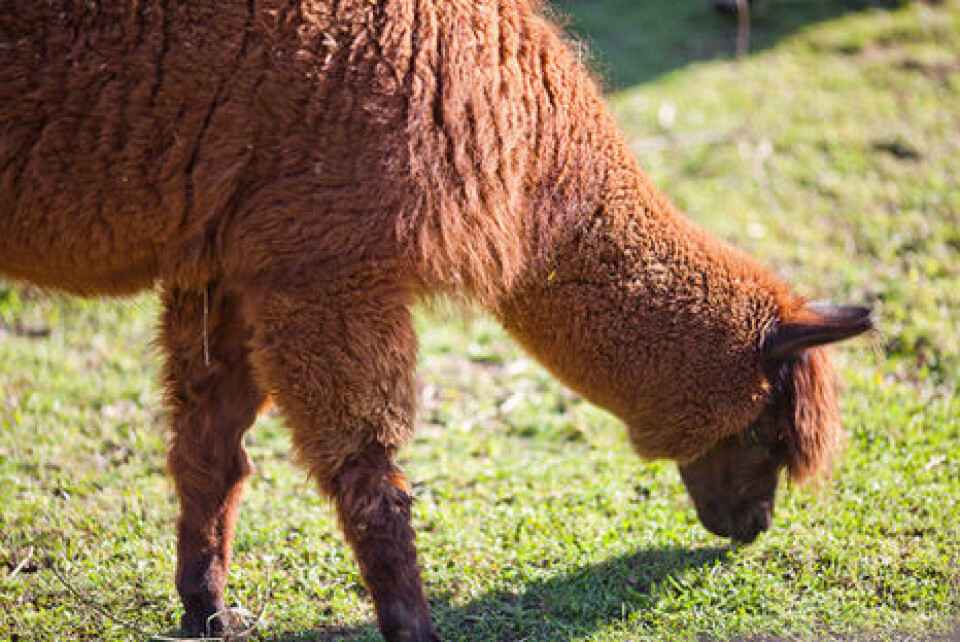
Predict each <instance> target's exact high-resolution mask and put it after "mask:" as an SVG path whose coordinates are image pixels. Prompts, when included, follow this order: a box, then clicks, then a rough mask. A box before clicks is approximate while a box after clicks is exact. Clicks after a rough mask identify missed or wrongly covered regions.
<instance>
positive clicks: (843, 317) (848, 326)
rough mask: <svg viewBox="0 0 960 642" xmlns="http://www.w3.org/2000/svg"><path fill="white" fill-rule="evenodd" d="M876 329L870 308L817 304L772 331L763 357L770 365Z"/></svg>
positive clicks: (808, 305) (805, 308) (809, 306)
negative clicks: (813, 348) (771, 362)
mask: <svg viewBox="0 0 960 642" xmlns="http://www.w3.org/2000/svg"><path fill="white" fill-rule="evenodd" d="M872 329H873V314H872V312H871V311H870V308H865V307H861V306H858V305H835V304H832V303H824V302H820V301H814V302H810V303H807V304H806V305H804V306H803V308H802V309H801V310H800V312H799V313H798V314H797V315H796V316H795V317H794V318H792V319H785V320H784V321H781V322H780V323H779V324H778V325H776V326H775V327H774V328H773V329H772V330H771V331H770V333H769V334H768V335H767V338H766V339H765V340H764V342H763V355H764V358H765V359H767V360H768V361H779V360H781V359H785V358H788V357H792V356H796V355H798V354H800V353H801V352H803V351H804V350H806V349H808V348H812V347H814V346H821V345H825V344H827V343H833V342H835V341H842V340H844V339H849V338H850V337H855V336H857V335H858V334H862V333H864V332H866V331H868V330H872Z"/></svg>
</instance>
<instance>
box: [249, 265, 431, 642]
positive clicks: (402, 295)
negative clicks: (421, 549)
mask: <svg viewBox="0 0 960 642" xmlns="http://www.w3.org/2000/svg"><path fill="white" fill-rule="evenodd" d="M337 283H338V285H337V289H335V290H334V293H333V294H328V295H324V294H318V291H319V290H321V287H319V286H318V285H316V284H311V285H310V287H308V288H300V289H298V290H297V291H296V292H295V293H274V294H273V295H271V296H268V297H267V298H266V300H265V301H264V302H263V304H261V305H258V306H256V314H259V315H260V316H259V318H258V320H257V322H256V324H255V325H256V335H255V339H254V363H255V367H256V368H257V372H258V375H259V377H260V379H261V380H263V381H266V382H269V386H270V388H271V390H276V391H277V392H276V402H277V405H278V406H279V408H280V410H281V412H282V413H283V414H284V416H285V418H286V419H287V421H288V422H289V424H290V426H291V428H292V430H293V440H294V445H295V448H296V451H297V455H298V457H299V459H300V460H301V461H302V462H303V463H304V464H305V465H306V466H307V467H308V468H309V469H310V472H311V473H312V475H313V476H314V478H315V479H316V480H317V482H318V484H319V486H320V488H321V490H322V491H324V492H325V493H326V494H328V495H329V496H331V497H332V498H333V500H334V502H335V504H336V507H337V511H338V514H339V516H340V520H341V523H342V526H343V530H344V532H345V534H346V538H347V541H348V542H349V543H350V545H351V546H352V548H353V550H354V553H355V554H356V557H357V560H358V562H359V565H360V569H361V573H362V575H363V579H364V582H365V583H366V585H367V588H368V589H369V591H370V594H371V596H372V597H373V601H374V605H375V608H376V612H377V619H378V622H379V625H380V630H381V631H382V633H383V635H384V637H385V638H386V639H387V640H388V641H394V640H408V641H418V642H425V641H429V640H437V639H438V638H437V637H436V634H435V633H434V632H433V627H432V625H431V623H430V613H429V606H428V604H427V601H426V599H425V598H424V595H423V589H422V586H421V581H420V572H419V570H418V568H417V552H416V547H415V544H414V537H415V536H414V531H413V527H412V526H411V522H410V508H411V498H410V495H409V494H408V492H407V486H406V482H405V480H404V477H403V475H402V473H401V472H400V471H399V470H398V469H397V468H396V466H395V465H394V464H393V461H392V456H393V453H394V452H395V451H396V449H397V448H399V447H400V446H401V445H403V443H405V442H406V441H407V440H408V438H409V436H410V434H411V431H412V426H413V412H414V401H413V400H414V385H413V370H414V366H415V363H416V337H415V334H414V331H413V323H412V319H411V317H410V312H409V309H408V305H409V296H408V295H407V293H406V292H405V291H404V290H403V289H402V288H400V287H398V286H390V285H385V284H378V283H377V282H376V281H375V280H374V279H372V278H371V279H367V278H363V277H361V276H355V277H354V278H353V279H350V280H349V281H348V283H357V286H358V287H357V291H356V292H355V293H354V292H351V291H350V290H349V288H346V287H344V285H343V281H338V282H337ZM344 290H346V291H344ZM253 314H254V313H251V316H253Z"/></svg>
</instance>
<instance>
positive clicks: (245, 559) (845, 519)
mask: <svg viewBox="0 0 960 642" xmlns="http://www.w3.org/2000/svg"><path fill="white" fill-rule="evenodd" d="M561 10H562V11H565V12H566V13H567V14H568V15H569V21H570V23H571V25H572V28H573V29H575V30H577V31H579V32H581V33H582V34H584V35H585V37H586V38H587V39H588V42H587V46H588V48H589V50H590V51H591V52H592V54H591V55H592V56H593V57H594V59H595V60H597V61H599V62H597V63H596V66H598V67H600V68H602V69H603V70H604V71H605V73H606V74H607V75H608V77H609V78H610V79H611V87H612V88H613V89H614V90H613V91H612V92H611V96H610V99H611V104H612V106H613V108H614V110H615V112H616V114H617V116H618V118H619V119H620V122H621V123H622V125H623V128H624V130H625V132H626V134H627V136H628V137H629V138H630V139H631V140H632V141H635V143H636V147H637V148H638V149H640V150H653V151H646V152H645V153H644V154H643V155H642V160H643V162H644V164H645V166H646V167H647V168H648V170H649V171H650V173H651V174H652V175H653V177H654V178H655V179H656V181H657V182H658V183H659V185H660V186H661V187H662V188H663V189H664V191H666V192H667V193H668V194H670V195H671V197H672V198H673V199H674V200H675V201H676V202H677V203H678V204H679V205H681V206H682V207H683V208H684V209H685V210H686V211H688V212H689V213H690V215H691V216H693V217H694V218H696V219H697V220H699V221H700V222H701V223H702V224H704V225H705V226H707V227H709V228H711V229H712V230H714V231H716V232H717V233H719V234H721V235H722V236H724V237H725V238H728V239H730V240H731V241H732V242H734V243H735V244H737V245H738V246H740V247H743V248H744V249H746V250H748V251H749V252H751V253H752V254H754V255H756V256H758V257H760V258H762V259H763V260H764V261H766V262H768V263H770V264H772V265H774V266H775V267H776V268H777V269H778V270H779V271H780V272H781V273H782V274H784V275H785V276H787V277H788V278H789V279H790V280H791V281H793V282H795V283H797V284H799V287H800V289H801V291H803V292H804V293H806V294H808V295H810V296H816V297H823V298H830V299H836V300H848V299H849V300H854V301H869V302H871V303H872V304H873V305H874V306H875V307H876V310H877V313H878V317H879V319H880V328H881V332H880V334H879V335H878V336H877V337H875V338H874V340H873V341H872V342H870V341H860V342H859V343H857V344H855V345H850V346H846V347H844V348H843V349H841V350H839V351H838V356H837V359H838V363H839V365H840V371H841V374H842V377H843V380H844V382H845V385H844V391H843V406H844V414H845V417H846V426H847V430H848V433H849V442H848V446H847V450H846V452H845V454H844V456H843V458H842V459H841V460H840V461H839V462H838V464H837V467H836V470H835V474H834V477H833V479H832V480H831V481H830V482H828V483H825V484H822V485H821V486H819V487H805V488H789V489H785V492H784V493H783V497H782V499H781V501H780V505H779V508H778V513H777V517H776V521H775V525H774V527H773V529H772V530H771V531H770V532H769V533H767V534H765V535H764V536H762V537H761V538H760V539H759V540H758V541H757V542H756V543H755V544H754V545H752V546H749V547H745V548H733V547H728V546H727V544H726V542H724V541H721V540H718V539H716V538H714V537H712V536H711V535H709V534H708V533H707V532H706V531H705V530H704V529H703V528H702V527H701V526H699V524H698V523H697V520H696V517H695V515H694V513H693V511H692V509H691V507H690V505H689V500H688V499H687V498H686V495H685V492H684V491H683V488H682V485H681V483H680V481H679V478H678V476H677V474H676V471H675V468H674V466H673V465H671V464H669V463H667V462H653V463H644V462H641V461H640V460H638V459H637V458H636V457H635V456H634V455H633V454H632V452H631V451H630V449H629V447H628V446H627V444H626V441H625V438H624V436H623V434H622V430H621V429H620V428H619V427H618V426H617V425H616V422H614V421H613V420H612V419H611V418H609V417H608V416H607V415H605V414H604V413H602V412H601V411H599V410H596V409H594V408H592V407H589V406H588V405H587V404H585V403H583V402H582V401H580V400H579V399H577V398H576V397H574V396H572V395H571V394H569V393H568V392H566V391H565V390H564V389H563V388H562V387H561V386H560V385H559V384H558V383H556V382H555V381H553V380H552V379H550V378H549V377H548V376H547V375H546V374H545V373H544V371H543V370H542V369H541V368H540V367H539V366H537V365H536V364H535V363H533V362H532V361H531V360H530V359H528V358H527V357H525V356H524V355H523V354H522V353H521V352H520V351H519V350H518V349H517V348H516V347H515V346H514V345H512V344H511V343H510V342H509V341H508V340H507V339H506V337H505V335H504V333H503V332H502V330H501V329H500V328H499V327H497V325H496V324H495V323H493V322H492V321H490V320H489V319H486V318H483V317H477V318H471V319H464V318H460V317H453V318H450V319H447V318H437V317H435V316H430V315H427V314H425V313H420V314H419V316H418V324H419V329H420V336H421V346H422V350H421V368H420V376H421V381H422V390H423V392H422V400H421V409H422V411H421V416H420V426H419V433H418V437H417V438H416V440H415V441H414V443H413V444H412V445H411V447H410V448H408V449H407V450H406V451H405V452H404V453H403V465H404V466H405V468H406V469H407V471H408V472H409V473H410V476H411V477H412V479H413V480H415V481H416V484H415V493H416V496H417V503H416V508H415V519H416V524H417V527H418V531H419V545H420V550H421V555H422V564H423V569H424V578H425V581H426V584H427V587H428V591H429V594H430V596H431V600H432V603H433V606H434V612H435V618H436V620H437V624H438V627H439V629H440V631H441V633H442V634H443V636H444V637H445V639H450V640H544V641H546V640H558V639H571V640H611V641H612V640H636V639H670V640H673V639H697V638H719V639H728V638H743V637H749V636H761V637H790V638H802V639H820V638H822V637H824V636H826V635H831V636H845V637H858V638H879V639H888V638H891V637H894V634H896V635H898V636H900V637H902V638H909V637H911V636H912V637H921V636H923V635H933V634H943V633H944V632H945V631H947V630H948V628H949V627H950V625H951V624H952V623H953V622H955V620H956V617H957V614H958V612H960V526H958V524H960V447H958V444H960V397H958V386H957V374H958V373H960V334H958V333H957V331H956V324H957V319H958V318H960V287H958V285H960V185H958V177H960V108H958V105H960V2H957V0H944V1H943V2H937V3H934V2H930V3H923V2H915V3H910V4H904V5H903V6H900V4H899V3H887V4H884V5H880V4H879V3H868V2H844V1H842V0H835V1H832V2H826V1H822V2H817V1H814V0H811V1H810V2H808V3H800V2H787V1H786V0H769V2H768V4H767V7H766V8H765V9H763V10H762V11H761V13H760V15H759V16H758V17H757V20H756V22H755V24H754V29H753V35H752V37H753V41H752V51H753V53H752V54H751V55H750V56H749V57H747V58H745V59H743V60H731V59H730V57H729V53H730V52H731V51H732V50H733V36H732V30H733V28H734V27H733V23H731V22H728V21H724V20H722V19H720V18H718V17H715V16H713V14H712V13H710V11H709V8H708V3H707V2H705V1H704V2H694V1H693V0H690V1H689V2H679V3H656V2H647V3H641V2H635V1H634V0H629V1H628V0H595V1H593V2H585V1H583V2H575V1H573V0H568V1H567V2H564V3H562V6H561ZM691 134H697V135H700V134H709V135H708V136H706V137H705V138H704V140H713V141H715V142H713V143H706V144H704V143H702V141H701V142H699V143H698V142H696V140H697V139H696V137H694V138H690V136H691ZM690 140H693V141H694V143H693V144H687V142H685V141H690ZM651 141H652V143H653V144H651ZM664 141H666V142H665V143H664ZM716 141H719V142H716ZM156 313H157V304H156V301H155V298H154V297H153V296H150V295H146V296H143V297H141V298H138V299H134V300H132V301H81V300H78V299H71V298H67V297H63V296H59V295H56V294H42V293H38V292H36V291H34V290H32V289H29V288H14V287H11V286H3V285H0V639H10V640H14V639H18V640H23V639H37V640H52V639H60V640H66V639H103V640H121V639H128V638H129V637H131V633H130V631H129V630H127V629H126V628H124V627H123V626H120V625H117V624H116V623H114V622H112V621H111V620H109V619H107V618H105V617H103V616H102V615H101V614H100V613H98V612H97V611H96V610H95V609H93V608H91V607H90V606H89V605H87V604H85V603H83V602H81V601H80V600H79V599H77V598H76V596H74V595H73V594H72V593H71V592H70V591H68V590H67V589H66V588H65V587H64V586H63V584H62V583H61V582H60V581H59V580H58V579H57V578H56V577H55V576H54V575H53V574H52V573H51V572H50V567H51V566H53V567H55V568H57V569H58V570H59V571H60V572H61V573H62V574H63V575H64V576H65V577H66V578H68V581H69V582H70V583H71V584H72V585H74V586H75V587H76V588H77V589H78V590H79V591H81V592H82V593H83V594H84V595H86V596H87V597H88V598H89V599H91V600H93V601H95V602H96V603H98V604H100V605H102V606H103V607H104V608H105V609H107V610H108V611H109V612H110V613H111V614H113V615H114V616H115V617H116V618H118V619H121V620H124V621H127V622H130V623H134V624H135V625H136V626H137V627H138V628H140V629H143V630H147V631H150V632H154V633H157V634H165V635H171V634H175V633H176V623H177V619H178V616H179V606H178V602H177V599H176V595H175V591H174V588H173V582H172V576H173V568H174V561H175V554H174V551H175V542H174V532H173V520H174V517H175V514H176V506H175V503H174V501H173V499H172V491H171V485H170V482H169V481H168V479H167V478H166V476H165V475H164V472H163V460H164V456H163V449H164V448H163V430H162V417H161V415H160V413H159V406H160V404H159V394H158V391H157V387H156V383H155V382H156V374H157V361H158V360H157V356H156V354H155V352H154V350H153V349H152V348H151V346H150V341H151V338H152V335H153V327H154V325H155V324H156ZM248 447H249V450H250V451H251V453H252V456H253V458H254V459H255V461H256V462H257V464H258V467H259V473H258V474H257V475H256V476H255V477H254V478H253V479H252V480H251V483H250V485H249V486H248V491H247V493H246V501H245V504H244V509H243V516H242V520H241V524H240V527H239V531H238V534H237V542H236V561H235V564H234V567H233V570H232V576H231V582H230V587H229V589H228V599H229V601H230V602H231V603H233V604H242V605H244V606H246V607H247V608H249V609H250V610H252V611H254V612H256V611H257V610H258V609H259V608H260V606H261V605H263V604H266V605H267V607H268V610H267V620H268V622H267V625H266V627H265V628H264V629H263V632H262V634H261V637H262V638H263V639H266V640H277V641H280V640H285V641H296V640H318V639H319V640H327V639H339V638H346V639H351V640H353V639H356V640H376V639H378V637H377V634H376V630H375V627H374V625H373V623H372V622H373V620H372V610H371V608H370V605H369V601H368V599H367V596H366V593H365V591H364V589H363V587H362V585H361V583H360V579H359V576H358V574H357V571H356V568H355V566H354V563H353V561H352V559H351V558H350V555H349V553H348V551H347V549H346V548H345V546H344V545H343V542H342V539H341V537H340V535H339V533H338V531H337V529H336V527H335V524H334V520H333V519H332V515H331V511H330V509H329V507H328V506H327V505H326V504H325V503H323V502H321V501H319V500H318V498H317V495H316V493H315V492H314V491H313V488H312V486H311V484H310V482H309V480H307V479H306V476H305V475H304V473H303V472H302V471H301V470H300V469H298V468H296V467H295V466H293V465H292V464H291V463H290V460H289V455H288V451H289V440H288V436H287V434H286V432H285V430H284V428H283V426H282V424H281V422H280V421H279V419H278V418H276V417H274V416H267V417H265V418H263V419H262V420H261V421H260V422H259V424H258V425H257V426H256V427H255V429H254V430H253V431H251V433H250V435H249V437H248Z"/></svg>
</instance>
